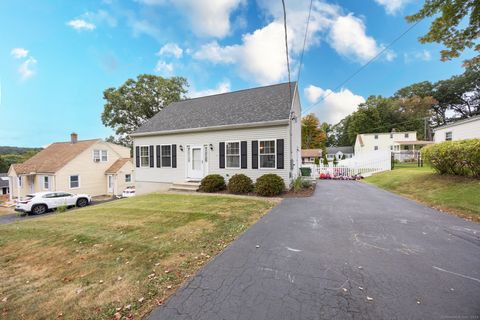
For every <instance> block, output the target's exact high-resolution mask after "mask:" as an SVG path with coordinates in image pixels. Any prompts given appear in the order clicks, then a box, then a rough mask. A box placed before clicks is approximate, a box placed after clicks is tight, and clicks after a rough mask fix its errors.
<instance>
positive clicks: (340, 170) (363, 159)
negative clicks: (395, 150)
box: [302, 152, 392, 179]
mask: <svg viewBox="0 0 480 320" xmlns="http://www.w3.org/2000/svg"><path fill="white" fill-rule="evenodd" d="M302 166H303V167H309V168H311V172H312V178H315V179H318V178H319V177H320V175H321V174H322V173H323V174H325V175H328V176H329V177H331V178H335V177H353V176H356V175H361V176H363V177H367V176H370V175H372V174H373V173H377V172H382V171H389V170H392V163H391V153H390V152H373V153H370V154H362V155H361V156H354V157H352V158H350V159H345V160H340V161H339V162H338V164H337V165H334V164H333V163H332V162H330V163H329V165H328V166H325V165H323V163H320V164H319V165H315V164H308V165H302Z"/></svg>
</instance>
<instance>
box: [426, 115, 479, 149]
mask: <svg viewBox="0 0 480 320" xmlns="http://www.w3.org/2000/svg"><path fill="white" fill-rule="evenodd" d="M447 132H451V133H452V140H453V141H455V140H463V139H473V138H480V117H479V118H477V119H474V120H472V121H469V122H465V123H459V124H457V125H455V124H454V125H452V126H449V127H446V128H438V129H436V130H435V135H434V141H435V143H438V142H444V141H445V134H446V133H447Z"/></svg>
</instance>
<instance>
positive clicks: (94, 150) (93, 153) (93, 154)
mask: <svg viewBox="0 0 480 320" xmlns="http://www.w3.org/2000/svg"><path fill="white" fill-rule="evenodd" d="M95 152H98V161H95V160H96V159H97V158H96V157H95ZM92 160H93V162H100V161H101V156H100V149H93V151H92Z"/></svg>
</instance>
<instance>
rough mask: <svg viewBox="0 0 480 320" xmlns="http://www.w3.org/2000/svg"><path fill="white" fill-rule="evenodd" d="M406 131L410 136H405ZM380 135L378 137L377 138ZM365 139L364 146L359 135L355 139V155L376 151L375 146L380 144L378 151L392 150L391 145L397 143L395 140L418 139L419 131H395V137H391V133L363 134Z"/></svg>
mask: <svg viewBox="0 0 480 320" xmlns="http://www.w3.org/2000/svg"><path fill="white" fill-rule="evenodd" d="M405 133H408V138H405ZM375 135H378V139H375ZM361 136H362V140H363V147H362V145H361V144H360V142H359V136H357V139H356V141H355V155H359V154H362V153H370V152H373V151H375V146H378V151H390V146H393V145H394V144H395V141H416V140H417V133H416V132H415V131H409V132H394V133H393V138H390V133H369V134H361Z"/></svg>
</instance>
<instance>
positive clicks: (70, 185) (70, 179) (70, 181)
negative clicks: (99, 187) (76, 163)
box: [68, 174, 80, 189]
mask: <svg viewBox="0 0 480 320" xmlns="http://www.w3.org/2000/svg"><path fill="white" fill-rule="evenodd" d="M75 176H77V177H78V187H72V177H75ZM68 186H69V187H70V189H78V188H80V175H79V174H71V175H69V176H68Z"/></svg>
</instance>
